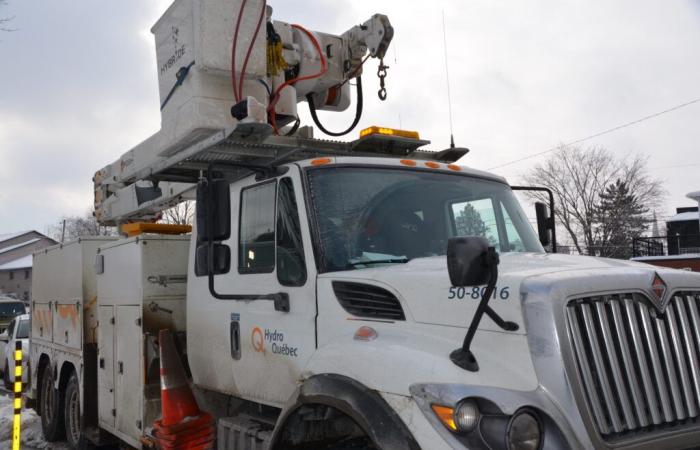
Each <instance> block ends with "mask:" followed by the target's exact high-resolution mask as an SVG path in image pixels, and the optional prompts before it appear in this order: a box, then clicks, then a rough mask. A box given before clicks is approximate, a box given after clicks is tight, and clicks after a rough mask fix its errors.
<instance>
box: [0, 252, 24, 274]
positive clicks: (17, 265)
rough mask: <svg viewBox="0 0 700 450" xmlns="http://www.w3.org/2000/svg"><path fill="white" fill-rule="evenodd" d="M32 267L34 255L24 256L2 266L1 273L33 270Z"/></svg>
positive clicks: (0, 267) (0, 265)
mask: <svg viewBox="0 0 700 450" xmlns="http://www.w3.org/2000/svg"><path fill="white" fill-rule="evenodd" d="M31 267H32V255H27V256H23V257H21V258H17V259H13V260H12V261H10V262H6V263H5V264H0V271H4V270H20V269H31Z"/></svg>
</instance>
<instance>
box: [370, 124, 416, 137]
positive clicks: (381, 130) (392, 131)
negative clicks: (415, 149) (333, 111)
mask: <svg viewBox="0 0 700 450" xmlns="http://www.w3.org/2000/svg"><path fill="white" fill-rule="evenodd" d="M372 135H382V136H396V137H402V138H407V139H420V134H418V132H417V131H408V130H397V129H396V128H385V127H376V126H373V127H369V128H365V129H364V130H362V131H360V138H364V137H367V136H372Z"/></svg>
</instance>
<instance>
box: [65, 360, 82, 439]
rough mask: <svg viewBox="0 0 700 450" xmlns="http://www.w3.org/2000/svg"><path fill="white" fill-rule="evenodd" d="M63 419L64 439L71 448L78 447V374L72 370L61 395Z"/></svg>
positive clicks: (79, 426)
mask: <svg viewBox="0 0 700 450" xmlns="http://www.w3.org/2000/svg"><path fill="white" fill-rule="evenodd" d="M63 405H64V409H63V420H64V423H65V429H66V441H68V445H69V446H70V448H72V449H73V450H78V449H79V448H80V444H81V442H80V438H81V436H82V431H83V430H82V426H81V412H80V383H79V382H78V376H77V375H76V374H75V372H72V373H71V375H70V378H69V379H68V384H67V385H66V390H65V394H64V396H63Z"/></svg>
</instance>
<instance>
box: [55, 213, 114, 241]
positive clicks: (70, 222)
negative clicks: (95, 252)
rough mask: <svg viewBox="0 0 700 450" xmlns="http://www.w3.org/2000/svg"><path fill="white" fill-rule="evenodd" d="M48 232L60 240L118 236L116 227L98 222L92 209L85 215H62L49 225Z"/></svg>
mask: <svg viewBox="0 0 700 450" xmlns="http://www.w3.org/2000/svg"><path fill="white" fill-rule="evenodd" d="M64 227H65V228H64ZM48 234H49V236H51V237H52V238H53V239H54V240H56V241H58V242H68V241H72V240H75V239H77V238H79V237H81V236H118V232H117V229H116V227H105V226H102V225H100V224H99V223H97V219H95V217H94V216H93V215H92V211H91V210H89V211H87V213H86V214H85V215H84V216H65V217H62V218H61V219H60V220H59V221H58V222H57V223H56V224H54V225H52V226H50V227H49V230H48ZM61 238H63V241H61Z"/></svg>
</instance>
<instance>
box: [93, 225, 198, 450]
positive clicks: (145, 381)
mask: <svg viewBox="0 0 700 450" xmlns="http://www.w3.org/2000/svg"><path fill="white" fill-rule="evenodd" d="M188 251H189V237H180V236H159V235H140V236H137V237H132V238H129V239H122V240H119V241H116V242H114V243H110V244H108V245H105V246H103V247H101V248H100V249H99V252H98V261H100V264H101V265H102V267H103V268H104V270H103V271H102V273H100V274H99V275H98V276H97V304H98V308H99V327H98V329H99V330H98V338H99V339H98V341H99V355H98V361H99V363H98V366H99V367H98V371H97V372H98V386H99V395H98V396H99V417H100V426H101V427H102V428H103V429H104V430H106V431H108V432H110V433H111V434H113V435H115V436H116V437H118V438H119V439H121V440H122V441H123V442H125V443H126V444H129V445H130V446H132V447H135V448H137V449H139V448H141V447H142V444H141V438H142V437H143V436H144V430H146V429H147V428H148V427H151V426H152V425H153V421H154V420H155V419H157V418H158V417H159V416H160V414H161V408H160V364H159V361H158V356H159V355H158V344H157V340H156V338H155V337H156V336H157V335H158V331H159V330H161V329H169V330H171V331H172V332H173V333H174V334H175V335H176V336H177V337H178V338H179V339H180V340H182V341H183V342H184V338H185V337H184V333H185V294H186V287H187V275H186V274H187V257H188ZM179 347H180V348H183V349H184V348H186V345H185V344H184V343H183V344H181V345H179Z"/></svg>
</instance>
